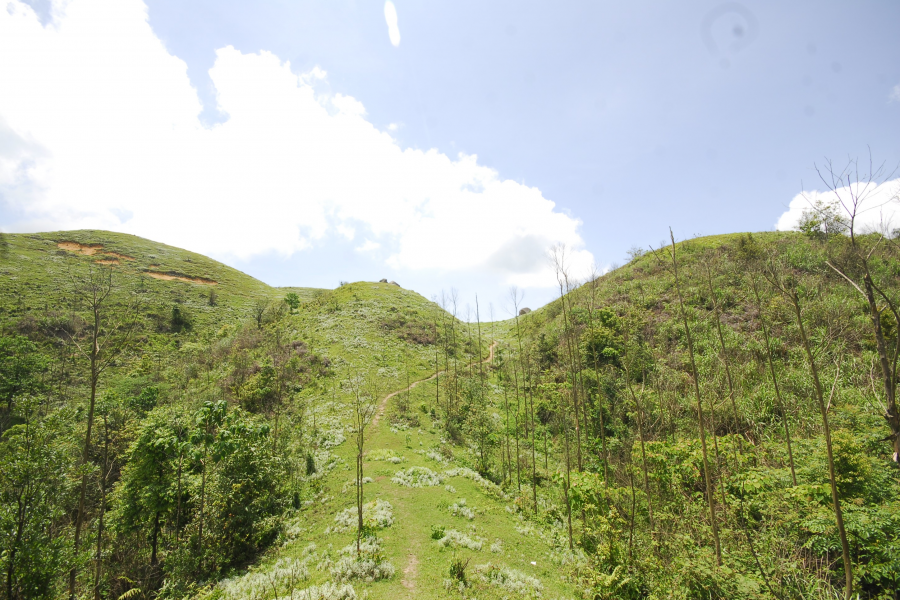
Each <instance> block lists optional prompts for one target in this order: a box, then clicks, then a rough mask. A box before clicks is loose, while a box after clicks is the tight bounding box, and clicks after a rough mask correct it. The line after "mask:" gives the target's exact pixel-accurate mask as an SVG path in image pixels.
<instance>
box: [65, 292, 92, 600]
mask: <svg viewBox="0 0 900 600" xmlns="http://www.w3.org/2000/svg"><path fill="white" fill-rule="evenodd" d="M93 313H94V331H93V332H92V334H91V355H90V358H91V402H90V406H89V408H88V420H87V431H86V432H85V434H84V450H83V451H82V454H81V466H82V467H84V465H86V464H87V463H88V460H89V457H90V451H91V433H92V429H93V426H94V409H95V407H96V404H97V381H98V380H99V378H100V373H99V358H100V357H99V354H100V347H99V336H100V311H99V309H98V308H97V307H96V305H95V306H94V310H93ZM86 495H87V474H86V473H85V474H83V475H82V476H81V489H80V490H79V492H78V512H77V513H76V515H75V540H74V544H73V548H72V553H73V555H74V557H75V560H76V561H77V560H78V551H79V548H80V546H81V529H82V527H83V526H84V505H85V496H86ZM76 575H77V567H76V565H72V568H71V569H70V570H69V598H70V599H71V600H75V577H76Z"/></svg>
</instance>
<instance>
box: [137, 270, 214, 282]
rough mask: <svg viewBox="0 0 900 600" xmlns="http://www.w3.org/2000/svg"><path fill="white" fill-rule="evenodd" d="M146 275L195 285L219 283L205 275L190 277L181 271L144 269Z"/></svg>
mask: <svg viewBox="0 0 900 600" xmlns="http://www.w3.org/2000/svg"><path fill="white" fill-rule="evenodd" d="M144 274H145V275H147V277H152V278H153V279H162V280H163V281H184V282H185V283H195V284H197V285H219V282H218V281H213V280H212V279H206V278H205V277H191V276H189V275H184V274H182V273H162V272H160V271H144Z"/></svg>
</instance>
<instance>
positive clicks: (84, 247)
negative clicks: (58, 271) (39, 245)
mask: <svg viewBox="0 0 900 600" xmlns="http://www.w3.org/2000/svg"><path fill="white" fill-rule="evenodd" d="M56 247H57V248H60V249H62V250H66V251H67V252H74V253H75V254H83V255H84V256H93V255H95V254H97V253H98V252H100V251H101V250H103V244H80V243H78V242H57V243H56Z"/></svg>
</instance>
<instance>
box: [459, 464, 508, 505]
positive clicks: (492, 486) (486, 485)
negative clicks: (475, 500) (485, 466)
mask: <svg viewBox="0 0 900 600" xmlns="http://www.w3.org/2000/svg"><path fill="white" fill-rule="evenodd" d="M444 475H446V476H447V477H465V478H466V479H471V480H472V481H474V482H475V483H476V484H477V485H478V487H480V488H481V489H483V490H484V491H485V492H487V493H488V494H490V495H491V496H494V497H495V498H499V499H501V500H503V499H506V493H505V492H504V491H503V490H502V489H500V486H499V485H497V484H496V483H494V482H493V481H490V480H488V479H485V478H484V477H482V476H481V475H479V474H478V473H477V472H476V471H473V470H472V469H469V468H467V467H457V468H455V469H449V470H447V471H444Z"/></svg>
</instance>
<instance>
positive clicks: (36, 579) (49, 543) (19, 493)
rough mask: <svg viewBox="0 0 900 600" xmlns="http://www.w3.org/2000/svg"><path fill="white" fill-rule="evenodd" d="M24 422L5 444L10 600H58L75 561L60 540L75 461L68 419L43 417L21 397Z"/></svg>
mask: <svg viewBox="0 0 900 600" xmlns="http://www.w3.org/2000/svg"><path fill="white" fill-rule="evenodd" d="M18 402H19V416H20V422H19V423H17V424H16V425H13V426H12V427H10V428H9V429H7V430H6V431H5V432H4V433H3V437H2V440H0V565H2V570H3V575H4V577H3V592H4V597H6V598H57V597H59V595H60V592H61V590H60V584H61V583H62V582H61V581H59V578H58V575H59V573H60V572H61V570H62V569H63V568H64V565H66V564H67V562H68V561H70V560H71V547H70V546H71V540H70V538H68V537H67V536H62V535H59V532H58V530H57V528H58V527H59V526H60V524H61V523H62V522H63V518H64V516H65V515H64V512H63V504H62V501H63V499H64V498H65V497H66V495H67V494H68V493H70V492H71V490H72V487H73V486H72V480H71V477H70V471H69V456H68V453H67V451H66V450H67V449H66V448H65V446H63V445H61V443H60V442H61V441H62V440H61V436H62V435H63V434H64V433H65V429H64V419H65V418H66V417H67V416H70V415H65V414H63V413H56V414H54V415H52V416H49V417H42V416H41V415H40V410H39V405H38V402H37V401H36V400H35V399H34V398H31V397H20V398H19V399H18Z"/></svg>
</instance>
